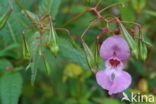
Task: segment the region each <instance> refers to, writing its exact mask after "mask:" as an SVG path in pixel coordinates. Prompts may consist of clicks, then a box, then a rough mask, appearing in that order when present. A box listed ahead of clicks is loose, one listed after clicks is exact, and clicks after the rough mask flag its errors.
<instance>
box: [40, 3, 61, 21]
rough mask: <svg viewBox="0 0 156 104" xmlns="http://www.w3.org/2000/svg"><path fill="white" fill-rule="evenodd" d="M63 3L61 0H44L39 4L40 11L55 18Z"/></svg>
mask: <svg viewBox="0 0 156 104" xmlns="http://www.w3.org/2000/svg"><path fill="white" fill-rule="evenodd" d="M60 4H61V0H42V1H41V2H40V5H39V13H40V14H41V15H43V14H50V15H51V16H52V18H53V19H55V17H56V15H57V13H58V10H59V7H60Z"/></svg>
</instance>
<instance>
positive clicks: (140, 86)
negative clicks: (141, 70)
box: [138, 79, 148, 93]
mask: <svg viewBox="0 0 156 104" xmlns="http://www.w3.org/2000/svg"><path fill="white" fill-rule="evenodd" d="M138 89H139V90H140V91H141V92H143V93H147V92H148V83H147V80H146V79H140V80H139V83H138Z"/></svg>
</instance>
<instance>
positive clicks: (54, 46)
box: [49, 23, 59, 55]
mask: <svg viewBox="0 0 156 104" xmlns="http://www.w3.org/2000/svg"><path fill="white" fill-rule="evenodd" d="M50 25H51V29H50V34H49V39H50V40H49V45H50V46H49V47H50V50H51V52H52V53H53V54H54V55H57V54H58V52H59V45H58V39H57V38H58V37H57V33H56V31H55V30H54V27H53V25H52V23H51V24H50Z"/></svg>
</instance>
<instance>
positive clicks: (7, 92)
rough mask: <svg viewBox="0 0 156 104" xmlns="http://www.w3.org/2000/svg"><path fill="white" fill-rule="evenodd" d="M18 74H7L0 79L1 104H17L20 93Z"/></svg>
mask: <svg viewBox="0 0 156 104" xmlns="http://www.w3.org/2000/svg"><path fill="white" fill-rule="evenodd" d="M22 83H23V81H22V77H21V75H20V73H9V74H6V75H4V76H3V77H2V78H1V79H0V98H1V103H2V104H17V103H18V101H19V97H20V94H21V91H22Z"/></svg>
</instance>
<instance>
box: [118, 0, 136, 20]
mask: <svg viewBox="0 0 156 104" xmlns="http://www.w3.org/2000/svg"><path fill="white" fill-rule="evenodd" d="M118 1H119V2H125V3H124V5H125V6H124V7H121V6H120V7H119V9H120V12H121V17H122V20H124V21H134V19H135V17H134V16H135V15H134V11H133V10H132V7H131V6H130V5H129V4H128V3H129V2H127V1H125V0H118Z"/></svg>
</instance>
